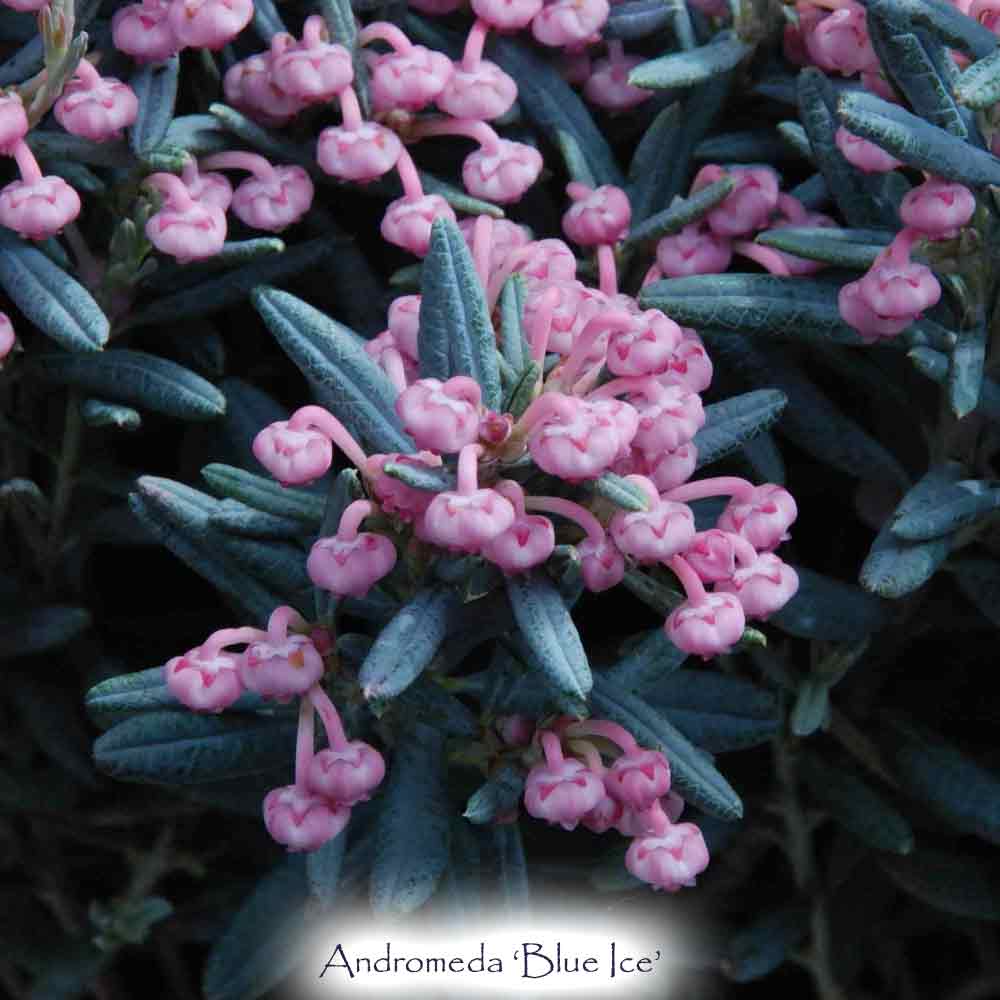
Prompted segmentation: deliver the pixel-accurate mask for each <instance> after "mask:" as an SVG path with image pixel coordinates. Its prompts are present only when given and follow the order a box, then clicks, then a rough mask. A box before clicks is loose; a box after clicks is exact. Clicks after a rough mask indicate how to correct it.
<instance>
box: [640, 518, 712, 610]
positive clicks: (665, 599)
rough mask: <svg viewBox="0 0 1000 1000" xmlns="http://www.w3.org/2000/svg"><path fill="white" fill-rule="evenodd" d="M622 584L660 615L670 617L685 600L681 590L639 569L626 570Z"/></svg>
mask: <svg viewBox="0 0 1000 1000" xmlns="http://www.w3.org/2000/svg"><path fill="white" fill-rule="evenodd" d="M713 523H714V521H713ZM622 583H623V584H624V586H625V589H626V590H628V591H630V592H631V593H632V594H633V595H634V596H635V597H638V598H639V600H640V601H642V603H643V604H645V605H646V606H647V607H650V608H652V609H653V610H654V611H655V612H656V613H657V614H658V615H669V614H670V612H671V611H673V610H674V608H676V607H677V605H678V604H680V603H681V601H683V600H684V596H683V594H681V592H680V591H679V590H677V589H675V588H674V587H671V586H668V585H667V584H664V583H661V582H660V581H659V580H657V579H655V578H654V577H653V576H651V575H650V574H649V573H644V572H642V571H641V570H639V569H628V568H626V570H625V576H624V577H623V578H622Z"/></svg>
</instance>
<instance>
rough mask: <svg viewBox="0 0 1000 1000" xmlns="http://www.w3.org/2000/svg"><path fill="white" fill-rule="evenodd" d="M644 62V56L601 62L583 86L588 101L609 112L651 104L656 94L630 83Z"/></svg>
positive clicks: (603, 60)
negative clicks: (638, 67)
mask: <svg viewBox="0 0 1000 1000" xmlns="http://www.w3.org/2000/svg"><path fill="white" fill-rule="evenodd" d="M644 61H645V60H644V59H643V57H642V56H622V57H621V58H620V59H599V60H598V61H597V62H596V63H595V64H594V68H593V70H592V72H591V73H590V74H589V75H588V76H587V78H586V81H585V82H584V84H583V93H584V95H585V96H586V98H587V100H588V101H590V103H591V104H596V105H597V106H598V107H599V108H605V109H606V110H608V111H628V110H629V108H634V107H637V106H638V105H640V104H642V103H643V102H644V101H648V100H649V99H650V98H651V97H652V96H653V91H651V90H644V89H643V88H642V87H633V86H632V84H631V83H629V82H628V75H629V73H631V72H632V70H633V69H635V67H636V66H638V65H639V64H640V63H642V62H644Z"/></svg>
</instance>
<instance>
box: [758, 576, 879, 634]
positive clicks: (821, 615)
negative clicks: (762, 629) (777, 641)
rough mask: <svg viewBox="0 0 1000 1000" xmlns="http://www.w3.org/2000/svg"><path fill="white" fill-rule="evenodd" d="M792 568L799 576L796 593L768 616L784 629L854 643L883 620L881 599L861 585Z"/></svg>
mask: <svg viewBox="0 0 1000 1000" xmlns="http://www.w3.org/2000/svg"><path fill="white" fill-rule="evenodd" d="M792 568H793V569H794V570H795V572H796V573H798V576H799V589H798V592H797V593H796V595H795V596H794V597H793V598H792V599H791V600H790V601H789V602H788V603H787V604H786V605H785V606H784V607H783V608H782V609H781V610H780V611H776V612H775V613H774V614H773V615H772V616H771V618H770V619H769V621H770V622H771V623H772V624H773V625H777V626H778V628H780V629H781V630H782V631H783V632H787V633H788V634H789V635H794V636H797V637H798V638H800V639H819V640H822V641H825V642H856V641H858V640H860V639H863V638H864V637H865V636H867V635H870V634H871V633H872V632H875V631H877V630H878V629H880V628H882V626H883V625H884V624H885V623H886V618H887V615H886V609H885V607H884V605H883V604H882V602H881V601H879V600H878V598H876V597H873V596H872V595H871V594H868V593H866V592H865V591H863V590H862V589H861V588H860V587H856V586H854V585H853V584H850V583H844V582H842V581H841V580H835V579H833V578H832V577H829V576H824V575H823V574H822V573H817V572H816V571H815V570H811V569H807V568H806V567H805V566H798V565H794V566H793V567H792Z"/></svg>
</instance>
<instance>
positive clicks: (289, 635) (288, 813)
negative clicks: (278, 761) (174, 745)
mask: <svg viewBox="0 0 1000 1000" xmlns="http://www.w3.org/2000/svg"><path fill="white" fill-rule="evenodd" d="M290 626H291V627H294V628H295V629H296V631H294V632H290V631H289V628H290ZM318 638H320V636H319V635H318V633H317V630H315V629H312V630H310V628H309V626H308V624H307V623H306V622H305V621H304V620H303V619H302V618H301V616H300V615H299V614H298V613H297V612H295V611H293V610H292V609H291V608H289V607H279V608H276V609H275V611H274V612H273V613H272V615H271V618H270V620H269V621H268V626H267V630H266V631H265V630H262V629H256V628H250V627H244V628H229V629H220V630H219V631H217V632H214V633H213V634H212V635H210V636H209V637H208V639H206V640H205V642H204V643H202V644H201V645H200V646H197V647H196V648H194V649H191V650H188V652H186V653H185V654H184V655H183V656H175V657H174V658H173V659H172V660H170V661H169V662H168V663H167V664H166V666H165V667H164V668H163V669H164V676H165V679H166V683H167V688H168V689H169V690H170V692H171V694H173V695H174V697H175V698H177V700H178V701H179V702H181V704H183V705H185V706H186V707H187V708H190V709H191V710H192V711H194V712H213V713H217V712H222V711H223V710H224V709H226V708H228V707H230V706H231V705H232V704H233V703H234V702H235V701H236V700H237V699H238V698H239V697H240V696H241V695H243V694H244V693H246V692H252V693H254V694H256V695H258V696H259V697H261V698H263V699H265V700H268V701H275V702H278V703H287V702H289V701H291V700H293V699H295V698H298V699H299V702H300V704H299V726H298V736H297V740H296V754H295V783H294V784H291V785H287V786H284V787H281V788H275V789H273V790H272V791H270V792H268V794H267V795H266V796H265V798H264V804H263V813H264V824H265V826H266V827H267V830H268V833H270V834H271V836H272V837H273V838H274V839H275V840H276V841H277V842H278V843H279V844H282V845H283V846H285V847H287V848H288V850H289V851H314V850H316V849H317V848H319V847H322V845H323V844H325V843H326V842H327V841H328V840H331V839H332V838H333V837H336V836H337V835H338V834H339V833H340V832H341V831H342V830H343V829H344V827H345V826H347V823H348V820H349V819H350V815H351V807H352V806H354V805H356V804H357V803H358V802H364V801H366V800H367V799H369V798H370V797H371V795H372V794H373V792H374V791H375V789H376V788H377V787H378V786H379V784H381V782H382V779H383V777H384V776H385V762H384V760H383V759H382V755H381V754H380V753H379V752H378V751H377V750H376V749H375V748H374V747H372V746H370V745H369V744H367V743H365V742H363V741H361V740H348V739H347V736H346V735H345V733H344V728H343V724H342V722H341V720H340V716H339V715H338V713H337V710H336V708H335V707H334V705H333V703H332V702H331V701H330V698H329V696H328V695H327V694H326V691H325V690H324V689H323V686H322V679H323V674H324V671H325V665H324V661H323V655H324V652H323V651H321V647H322V646H325V647H326V648H325V652H329V646H328V644H326V643H322V644H321V643H318V642H317V639H318ZM234 646H242V647H243V649H242V651H240V652H233V651H232V647H234ZM316 712H318V714H319V717H320V721H321V723H322V726H323V729H324V731H325V733H326V738H327V744H328V746H327V748H326V749H324V750H321V751H320V752H319V753H316V752H315V747H314V737H313V727H314V713H316Z"/></svg>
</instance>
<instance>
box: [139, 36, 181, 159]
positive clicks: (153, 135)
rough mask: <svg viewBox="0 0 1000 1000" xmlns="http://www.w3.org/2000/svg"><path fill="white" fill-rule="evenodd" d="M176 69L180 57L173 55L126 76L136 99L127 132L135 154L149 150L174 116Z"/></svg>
mask: <svg viewBox="0 0 1000 1000" xmlns="http://www.w3.org/2000/svg"><path fill="white" fill-rule="evenodd" d="M179 72H180V59H179V57H178V56H176V55H173V56H170V58H169V59H167V60H166V61H165V62H161V63H149V64H147V65H145V66H143V67H142V68H141V69H139V70H138V72H136V73H135V74H134V75H133V76H132V78H131V79H130V80H129V86H130V87H131V88H132V90H133V91H135V96H136V97H137V98H138V99H139V114H138V116H137V117H136V120H135V123H134V124H133V125H132V127H131V128H130V129H129V135H128V141H129V145H130V146H131V147H132V150H133V152H134V153H135V154H136V155H137V156H145V155H146V154H147V153H151V152H152V151H153V150H154V149H156V147H157V146H159V145H160V143H161V142H163V140H164V139H165V138H166V135H167V130H168V129H169V128H170V122H171V119H172V118H173V117H174V103H175V101H176V100H177V77H178V74H179Z"/></svg>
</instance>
